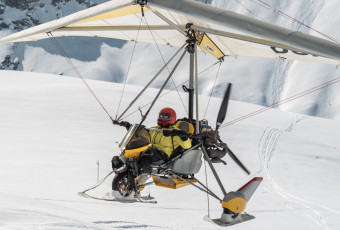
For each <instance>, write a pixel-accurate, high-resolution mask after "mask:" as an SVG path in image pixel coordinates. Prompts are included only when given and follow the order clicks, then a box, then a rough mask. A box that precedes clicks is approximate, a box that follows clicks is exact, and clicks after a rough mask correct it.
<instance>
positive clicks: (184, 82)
mask: <svg viewBox="0 0 340 230" xmlns="http://www.w3.org/2000/svg"><path fill="white" fill-rule="evenodd" d="M218 63H220V61H218V62H215V63H214V64H212V65H211V66H209V67H207V68H206V69H204V70H202V71H201V72H199V73H198V76H199V75H200V74H202V73H204V72H206V71H208V70H209V69H211V68H212V67H213V66H215V65H217V64H218ZM188 81H189V80H186V81H183V82H182V83H181V84H179V85H177V86H175V87H173V88H172V89H171V90H168V91H167V92H165V93H163V94H162V95H161V96H159V98H161V97H163V96H165V95H167V94H168V93H170V92H172V91H174V90H175V89H176V88H178V87H179V86H181V85H184V84H186V83H187V82H188ZM151 103H152V101H150V102H149V103H147V104H145V105H143V106H141V107H140V108H141V109H142V108H144V107H146V106H148V105H150V104H151ZM138 111H139V109H136V110H135V111H133V112H131V113H130V114H128V115H126V116H125V117H123V118H122V120H124V119H125V118H127V117H129V116H131V115H133V114H135V113H136V112H138Z"/></svg>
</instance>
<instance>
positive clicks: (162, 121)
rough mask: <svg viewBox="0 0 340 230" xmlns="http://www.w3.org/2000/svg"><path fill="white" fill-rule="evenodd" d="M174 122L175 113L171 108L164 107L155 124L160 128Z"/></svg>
mask: <svg viewBox="0 0 340 230" xmlns="http://www.w3.org/2000/svg"><path fill="white" fill-rule="evenodd" d="M175 122H176V112H175V110H173V109H172V108H169V107H166V108H164V109H162V110H161V111H160V112H159V115H158V120H157V124H158V125H159V126H161V127H163V126H168V125H172V124H174V123H175Z"/></svg>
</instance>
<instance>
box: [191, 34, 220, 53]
mask: <svg viewBox="0 0 340 230" xmlns="http://www.w3.org/2000/svg"><path fill="white" fill-rule="evenodd" d="M196 39H197V42H198V44H199V47H200V48H201V49H202V50H204V51H205V52H207V53H208V54H210V55H212V56H214V57H215V58H217V59H220V58H222V57H224V56H225V55H224V53H223V52H222V51H221V50H220V49H219V48H218V47H217V46H216V45H215V43H214V42H213V41H212V40H211V39H210V38H209V37H208V35H206V34H205V33H196Z"/></svg>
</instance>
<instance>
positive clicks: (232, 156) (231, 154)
mask: <svg viewBox="0 0 340 230" xmlns="http://www.w3.org/2000/svg"><path fill="white" fill-rule="evenodd" d="M228 154H229V156H230V157H231V159H233V160H234V161H235V163H236V164H237V165H238V166H240V168H242V169H243V171H245V172H246V173H247V174H248V175H250V172H249V170H248V169H247V168H246V166H244V165H243V164H242V162H241V161H240V160H239V159H238V158H237V157H236V156H235V154H234V153H233V151H231V150H230V149H228Z"/></svg>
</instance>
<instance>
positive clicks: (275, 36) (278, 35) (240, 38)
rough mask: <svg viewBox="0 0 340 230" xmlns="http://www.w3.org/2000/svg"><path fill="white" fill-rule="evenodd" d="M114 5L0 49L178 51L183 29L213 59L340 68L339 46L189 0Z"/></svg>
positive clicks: (125, 0)
mask: <svg viewBox="0 0 340 230" xmlns="http://www.w3.org/2000/svg"><path fill="white" fill-rule="evenodd" d="M138 1H141V0H112V1H109V2H106V3H103V4H100V5H98V6H95V7H92V8H89V9H86V10H83V11H79V12H77V13H74V14H72V15H69V16H66V17H64V18H61V19H58V20H54V21H51V22H48V23H45V24H41V25H38V26H35V27H32V28H29V29H26V30H23V31H21V32H18V33H15V34H12V35H9V36H8V37H5V38H2V39H0V44H1V43H9V42H21V41H37V40H40V39H45V38H48V37H49V34H52V35H53V36H54V37H58V36H88V37H106V38H115V39H122V40H134V39H136V35H137V33H138V41H139V42H148V43H154V42H157V44H164V45H170V46H182V45H183V44H184V43H185V41H186V40H187V37H186V26H187V25H188V24H190V25H192V26H191V29H193V30H194V31H195V32H196V37H197V38H200V39H198V40H199V42H200V43H199V47H200V48H201V50H202V51H204V52H207V53H209V54H211V55H213V56H215V57H216V58H221V57H223V56H253V57H267V58H284V59H292V60H301V61H311V62H320V63H327V64H335V65H339V64H340V45H338V44H336V43H333V42H330V41H327V40H324V39H321V38H318V37H315V36H311V35H308V34H303V33H300V32H296V31H292V30H288V29H285V28H283V27H279V26H276V25H272V24H269V23H266V22H263V21H260V20H256V19H253V18H250V17H246V16H243V15H240V14H236V13H233V12H230V11H225V10H222V9H218V8H215V7H212V6H209V5H205V4H202V3H199V2H195V1H193V0H147V1H146V0H144V1H143V2H147V4H146V6H145V7H143V13H144V16H145V17H144V18H143V17H142V7H141V6H140V4H137V3H136V2H138Z"/></svg>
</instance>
